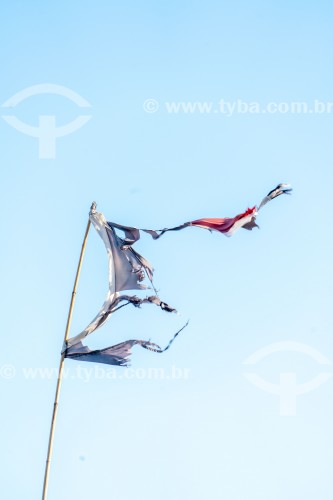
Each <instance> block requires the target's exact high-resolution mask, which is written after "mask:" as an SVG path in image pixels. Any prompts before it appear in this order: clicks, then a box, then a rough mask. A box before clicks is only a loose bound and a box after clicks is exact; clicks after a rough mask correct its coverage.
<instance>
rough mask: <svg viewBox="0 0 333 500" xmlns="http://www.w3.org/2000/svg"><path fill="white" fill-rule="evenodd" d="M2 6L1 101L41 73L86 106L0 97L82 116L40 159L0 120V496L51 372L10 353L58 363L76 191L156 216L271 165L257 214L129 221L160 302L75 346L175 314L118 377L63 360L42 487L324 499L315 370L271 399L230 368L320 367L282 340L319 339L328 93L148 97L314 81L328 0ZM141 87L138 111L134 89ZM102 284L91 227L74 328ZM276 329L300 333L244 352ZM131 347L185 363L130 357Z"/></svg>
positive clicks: (34, 490) (237, 184)
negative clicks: (171, 106) (233, 221)
mask: <svg viewBox="0 0 333 500" xmlns="http://www.w3.org/2000/svg"><path fill="white" fill-rule="evenodd" d="M1 14H2V28H1V34H0V41H1V43H0V47H1V61H2V74H1V76H2V77H1V83H2V84H1V97H0V102H1V103H4V102H5V101H7V100H8V99H9V98H10V97H12V96H13V95H15V94H16V93H17V92H19V91H22V90H24V89H27V88H30V87H32V86H35V85H41V84H54V85H61V86H63V87H66V88H67V89H71V90H72V91H74V92H76V93H77V94H78V95H80V96H81V97H82V98H84V99H85V100H86V101H88V102H89V103H90V105H91V107H90V108H78V107H77V105H76V104H75V103H73V102H72V101H70V100H68V99H66V98H65V97H63V96H59V95H51V94H44V95H36V96H32V97H29V98H27V99H26V100H24V101H22V102H21V103H20V104H19V105H17V106H16V107H14V108H6V109H5V108H1V115H2V116H3V115H13V116H16V117H17V118H18V119H20V120H21V121H23V122H26V123H28V124H30V125H33V126H35V127H37V125H38V120H39V118H38V117H39V116H45V115H52V116H55V120H56V124H57V125H59V126H61V125H64V124H66V123H68V122H71V121H72V120H74V119H75V118H76V117H77V116H78V115H82V114H89V115H91V119H90V120H89V122H88V123H87V124H86V125H84V126H83V127H82V128H80V129H79V130H77V131H76V132H73V133H72V134H70V135H67V136H65V137H61V138H59V139H58V140H57V142H56V156H55V158H54V159H45V158H44V159H43V158H40V157H39V154H38V140H37V139H36V138H33V137H30V136H28V135H25V134H23V133H20V132H19V131H17V130H16V129H15V128H13V127H11V126H9V124H8V123H6V121H5V120H4V119H1V120H0V135H1V153H0V154H1V165H2V182H1V188H0V189H1V200H2V208H3V219H2V238H3V244H2V250H3V251H2V259H1V276H2V289H3V295H2V305H3V308H2V310H3V314H2V325H3V327H2V349H1V354H0V374H1V378H0V385H1V394H2V412H1V414H0V425H1V428H2V431H3V435H2V438H1V443H2V446H1V453H0V467H1V470H2V471H3V480H2V487H1V490H2V493H1V496H2V498H4V499H6V500H14V499H15V500H16V499H17V498H24V499H25V500H33V499H35V498H39V497H40V496H41V490H42V482H43V473H44V464H45V458H46V447H47V439H48V432H49V425H50V418H51V411H52V404H53V398H54V390H55V384H56V377H55V375H53V376H50V377H47V376H45V373H44V376H41V375H40V373H39V372H37V375H36V376H35V377H32V376H30V377H29V376H28V375H27V373H28V372H27V370H29V369H32V370H36V369H37V370H38V369H43V368H50V369H52V368H54V370H56V368H57V366H58V362H59V353H60V350H61V346H62V339H63V332H64V328H65V323H66V317H67V311H68V306H69V300H70V294H71V290H72V286H73V280H74V276H75V270H76V265H77V260H78V256H79V251H80V246H81V243H82V238H83V234H84V230H85V226H86V222H87V216H88V211H89V207H90V204H91V202H92V201H93V200H96V202H97V203H98V209H99V210H100V211H102V212H104V213H105V215H106V217H107V218H108V219H109V220H113V221H115V222H118V223H120V224H122V223H123V224H130V225H135V226H138V227H152V228H159V227H164V226H172V225H177V224H180V223H182V222H184V221H187V220H191V219H196V218H199V217H223V216H233V215H235V214H236V213H239V212H241V211H243V210H244V209H246V208H247V207H248V206H253V205H254V204H255V203H259V202H260V200H261V198H262V197H263V196H264V195H265V194H266V193H267V192H268V191H269V190H270V189H272V188H273V187H275V186H276V184H278V183H279V182H290V183H291V184H292V185H293V188H294V192H293V196H292V197H281V198H279V199H277V200H275V201H274V202H272V203H271V204H269V205H268V206H267V207H265V208H264V209H263V210H262V212H261V213H260V217H258V223H259V225H260V230H257V231H252V232H247V231H239V232H238V233H237V234H236V235H235V236H234V237H233V238H231V239H227V238H225V237H224V236H223V235H219V234H210V233H209V232H208V231H203V230H200V229H196V228H193V229H188V230H184V231H182V232H180V233H170V234H168V235H166V236H164V237H163V238H161V239H160V240H158V241H152V240H151V239H150V238H149V237H148V236H147V237H142V239H141V240H140V241H139V242H138V244H137V250H138V251H139V252H140V253H142V254H143V255H144V256H145V257H147V258H148V259H149V260H150V261H151V262H152V263H153V264H154V267H155V284H156V285H157V287H158V289H159V290H160V295H161V297H162V298H163V299H164V300H166V301H167V302H168V303H170V304H172V305H174V306H176V307H177V309H178V310H179V311H180V312H181V316H180V317H174V316H166V315H164V314H162V313H160V312H159V311H155V310H154V309H150V308H146V309H144V308H143V309H142V310H129V309H128V308H127V309H123V310H122V311H121V312H119V313H118V315H116V316H115V317H114V318H112V319H111V320H110V322H109V323H108V324H107V325H106V326H105V327H104V328H103V329H101V330H100V331H98V332H96V334H95V335H92V337H91V338H90V339H89V345H90V346H91V347H105V346H109V345H112V344H113V343H117V342H119V341H121V340H125V339H128V338H132V337H136V336H139V337H140V338H144V339H148V338H152V340H154V341H157V342H159V343H161V344H165V343H167V341H168V340H169V337H170V336H171V335H172V334H173V332H175V331H176V330H177V329H178V328H179V327H180V326H181V325H182V324H183V323H184V322H185V321H186V320H187V319H188V318H189V319H190V324H189V326H188V328H187V329H186V330H185V331H184V332H182V334H181V336H179V338H178V339H177V342H175V343H174V345H173V347H172V349H170V350H169V351H168V352H166V353H165V354H164V355H157V354H156V355H154V354H153V353H150V352H146V351H143V350H141V349H139V348H137V349H136V350H135V351H134V353H133V356H132V368H133V370H134V372H133V373H134V375H135V376H134V378H131V379H127V378H125V377H124V376H123V372H122V370H121V369H120V368H119V369H117V370H116V371H115V372H113V376H114V377H117V378H113V379H112V378H111V377H109V378H108V377H107V373H108V372H106V371H102V372H98V371H90V372H89V373H90V375H89V376H90V380H89V381H87V380H85V379H84V377H79V376H78V375H77V374H78V372H77V365H78V364H76V363H74V362H71V361H70V360H67V361H66V369H67V370H68V375H67V378H66V379H65V380H64V383H63V387H62V392H61V399H60V407H59V414H58V422H57V428H56V435H55V445H54V454H53V460H52V468H51V477H50V487H49V500H57V499H59V498H62V499H63V500H72V499H74V498H80V499H81V500H85V499H90V498H92V497H94V498H117V499H118V500H132V499H135V500H139V499H143V498H144V499H145V500H152V499H155V498H159V500H170V499H171V498H172V499H174V500H178V499H181V500H184V499H191V500H201V499H202V498H216V499H222V498H223V499H225V498H226V499H228V500H244V499H247V500H252V499H253V500H266V499H267V498H270V499H271V500H282V499H283V500H285V499H289V498H290V499H295V498H302V499H303V500H310V499H311V500H312V499H313V498H314V497H316V498H320V499H321V500H326V499H327V500H328V499H330V493H329V492H330V490H331V488H332V480H331V469H332V461H333V456H332V450H331V448H330V447H329V446H328V443H329V442H330V441H331V439H332V430H331V421H332V410H333V408H332V404H331V401H330V396H331V393H332V383H333V382H332V380H328V381H327V382H326V383H324V384H322V385H321V386H320V387H318V388H317V389H316V390H313V391H311V392H308V393H306V394H304V395H300V396H297V398H296V411H295V412H294V413H295V414H294V415H292V416H291V415H289V416H282V415H281V414H280V413H281V412H280V406H279V404H280V403H279V401H280V400H279V396H278V395H274V394H268V393H267V392H265V391H263V390H260V389H259V388H257V387H255V386H254V385H252V384H250V383H249V381H248V380H247V379H246V378H245V376H244V373H245V372H249V371H252V372H255V373H257V374H258V375H259V376H261V378H263V379H265V380H267V381H269V382H271V383H273V384H276V385H277V384H279V383H280V382H281V380H280V376H281V375H280V374H285V373H289V374H290V373H291V374H296V377H297V383H298V384H304V383H307V382H309V381H311V380H313V379H314V378H315V377H316V376H317V375H318V374H320V373H324V372H325V373H330V370H331V368H330V366H329V365H327V366H326V365H325V366H324V365H320V364H318V359H317V361H316V359H313V357H309V356H307V355H305V354H304V352H302V348H301V346H302V345H306V346H309V347H310V348H311V349H312V350H314V351H313V352H317V351H318V352H319V353H321V354H322V355H323V356H325V358H326V359H327V361H328V362H331V361H332V360H333V348H332V342H331V332H332V327H331V325H332V313H331V309H332V308H331V302H332V300H331V299H332V280H331V276H332V259H331V256H332V242H333V239H332V231H331V220H330V215H329V214H330V210H331V185H332V180H333V179H332V177H333V176H332V160H333V158H332V156H333V155H332V153H333V149H332V140H331V131H332V119H333V118H332V116H331V113H299V114H294V113H256V114H253V113H252V114H251V113H241V112H239V113H234V114H233V115H232V116H230V117H227V116H225V115H224V114H223V113H220V112H214V111H213V112H211V113H200V112H198V111H196V112H193V113H185V112H179V113H168V111H167V107H166V103H170V102H178V103H179V102H185V103H187V102H192V103H193V102H211V103H213V108H214V110H218V103H219V101H220V100H221V99H224V100H226V101H228V102H237V100H240V101H242V102H247V103H249V102H257V103H259V104H260V106H262V107H264V106H265V105H266V104H267V103H269V102H275V103H281V102H283V103H291V102H300V101H302V102H306V103H308V105H309V107H311V106H312V105H313V102H314V101H315V100H316V99H317V100H319V101H321V102H324V103H325V102H332V101H333V96H332V83H333V82H332V80H333V73H332V68H331V63H330V61H331V46H332V37H333V35H332V30H331V24H332V6H331V3H330V2H327V1H319V2H317V3H316V4H314V3H312V2H299V1H295V2H293V3H292V5H290V3H289V2H285V1H284V2H279V3H276V2H263V1H262V2H260V1H252V2H245V1H237V2H234V3H227V2H218V1H213V0H212V1H210V0H209V1H208V2H205V3H203V2H197V1H192V2H189V1H183V2H181V3H179V2H175V1H171V2H168V3H165V4H162V3H158V2H152V1H146V2H134V1H127V2H124V3H119V2H118V3H116V2H106V1H105V0H104V1H102V0H97V1H95V2H91V1H82V2H78V1H72V2H64V1H63V0H59V1H58V2H41V1H38V0H36V1H35V2H30V4H29V3H27V2H23V1H18V0H14V1H12V2H10V3H9V2H8V3H4V4H3V5H2V7H1ZM150 99H154V100H155V101H156V102H158V105H159V108H158V110H157V111H156V112H153V113H149V112H147V111H145V109H144V103H145V102H146V101H147V100H150ZM155 101H154V102H155ZM106 288H107V263H106V257H105V251H104V248H103V245H102V243H101V241H100V239H99V238H98V236H97V235H96V234H95V233H94V232H93V231H91V233H90V235H89V240H88V245H87V251H86V256H85V261H84V265H83V270H82V278H81V281H80V284H79V290H78V297H77V302H76V307H75V312H74V318H73V324H72V334H73V335H74V334H76V333H78V332H79V331H80V329H83V328H84V327H85V326H86V324H87V323H88V322H89V321H90V320H91V319H92V317H93V316H94V315H95V314H96V312H97V310H98V309H99V307H100V305H101V304H102V302H103V299H104V295H105V293H106ZM280 342H295V343H297V345H298V346H299V347H298V349H299V351H298V352H286V351H283V352H273V353H272V354H270V355H269V356H267V357H266V358H265V359H262V360H261V361H258V363H257V365H256V366H255V367H254V366H252V367H250V368H249V366H248V365H246V366H245V365H244V364H243V363H244V361H245V360H246V359H247V358H248V357H249V356H250V355H251V354H253V353H255V352H256V351H258V350H259V349H262V348H264V347H265V346H269V345H273V346H275V345H276V344H278V343H280ZM315 357H316V356H315ZM78 366H82V368H84V369H86V370H87V369H90V370H95V367H96V366H97V367H98V365H94V364H91V365H89V364H88V363H86V364H84V363H82V364H81V365H78ZM99 366H100V367H101V366H102V365H99ZM8 367H9V368H8ZM152 367H155V368H160V369H163V370H164V373H167V374H170V373H171V371H170V370H172V369H173V368H172V367H177V368H179V369H181V370H184V369H187V370H188V374H189V375H188V377H183V378H181V379H179V380H173V379H170V378H169V379H165V378H164V379H162V378H158V379H156V380H152V379H149V378H148V377H147V376H145V377H143V378H142V377H141V375H142V373H144V374H147V371H146V372H145V371H142V369H143V370H147V369H148V368H152ZM138 369H139V371H135V370H138ZM140 370H141V371H140ZM35 373H36V372H35ZM85 373H86V374H87V373H88V372H85ZM115 373H116V375H115ZM182 373H184V372H182ZM51 375H52V374H51ZM86 376H87V377H88V375H86ZM120 377H122V378H120ZM18 478H19V480H18Z"/></svg>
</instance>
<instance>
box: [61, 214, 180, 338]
mask: <svg viewBox="0 0 333 500" xmlns="http://www.w3.org/2000/svg"><path fill="white" fill-rule="evenodd" d="M90 221H91V223H92V224H93V226H94V227H95V229H96V231H97V233H98V234H99V235H100V237H101V238H102V240H103V242H104V245H105V248H106V251H107V256H108V264H109V289H108V293H107V296H106V299H105V301H104V304H103V306H102V307H101V309H100V310H99V312H98V313H97V315H96V316H95V318H94V319H93V320H92V321H91V322H90V323H89V325H88V326H87V327H86V328H85V329H84V330H83V331H82V332H80V333H79V334H78V335H76V336H75V337H72V338H70V339H68V341H67V346H74V345H75V344H77V343H78V342H79V341H81V340H83V339H84V338H85V337H86V336H87V335H90V334H91V333H93V332H94V331H95V330H96V329H97V328H100V327H101V326H103V325H104V324H105V323H106V321H107V320H108V319H109V318H110V316H111V315H112V314H113V313H114V312H116V311H118V310H119V309H121V308H122V307H124V306H126V305H128V304H132V305H134V306H135V307H140V306H141V305H142V304H147V303H150V304H155V305H157V306H159V307H160V308H161V309H162V310H163V311H166V312H177V311H176V309H175V308H174V307H171V306H169V305H168V304H167V303H166V302H164V301H162V300H161V299H160V298H159V297H158V296H157V292H156V289H155V287H154V284H153V273H154V269H153V266H152V265H151V264H150V262H148V260H147V259H145V258H144V257H143V256H142V255H140V254H139V253H138V252H136V250H134V248H133V247H132V245H133V244H134V243H135V242H136V241H138V239H139V238H140V230H139V229H136V228H135V227H129V226H122V225H120V224H115V223H114V222H107V221H106V219H105V217H104V215H103V214H101V213H99V212H96V210H95V209H92V210H91V212H90ZM116 229H117V230H120V231H122V232H123V233H124V237H123V238H121V237H120V236H118V234H117V233H116ZM147 280H148V282H149V283H150V285H151V287H152V288H153V290H154V292H155V295H152V296H148V297H145V298H139V297H137V296H136V295H129V294H121V292H124V291H127V290H130V291H132V290H133V291H134V290H145V289H147V288H148V284H146V283H145V281H147ZM64 348H66V346H64Z"/></svg>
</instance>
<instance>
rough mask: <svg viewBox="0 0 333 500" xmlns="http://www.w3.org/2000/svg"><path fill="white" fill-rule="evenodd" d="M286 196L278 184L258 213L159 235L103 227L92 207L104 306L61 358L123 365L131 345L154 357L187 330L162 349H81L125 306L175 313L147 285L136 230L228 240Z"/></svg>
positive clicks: (149, 272) (148, 272) (149, 270)
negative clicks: (102, 264) (102, 255)
mask: <svg viewBox="0 0 333 500" xmlns="http://www.w3.org/2000/svg"><path fill="white" fill-rule="evenodd" d="M291 191H292V189H291V187H290V186H289V184H279V185H278V186H277V187H276V188H274V189H273V190H271V191H270V192H269V193H268V194H267V195H266V196H265V197H264V198H263V200H262V201H261V203H260V204H259V208H257V206H254V207H252V208H248V209H247V210H245V211H244V212H242V213H240V214H238V215H236V216H235V217H224V218H203V219H196V220H193V221H190V222H186V223H184V224H182V225H180V226H176V227H172V228H165V229H160V230H153V229H138V228H136V227H131V226H123V225H120V224H116V223H114V222H108V221H107V220H106V219H105V217H104V215H103V214H101V213H99V212H97V211H96V206H92V208H91V211H90V214H89V217H90V222H91V223H92V224H93V226H94V227H95V229H96V231H97V233H98V234H99V235H100V237H101V238H102V240H103V242H104V245H105V248H106V251H107V256H108V272H109V288H108V293H107V296H106V299H105V301H104V304H103V306H102V307H101V309H100V311H99V312H98V314H97V315H96V317H95V318H94V319H93V320H92V321H91V323H89V325H88V326H87V327H86V328H85V329H84V330H83V331H82V332H81V333H79V334H78V335H76V336H75V337H72V338H69V339H67V341H66V342H65V344H64V349H63V352H64V355H65V357H67V358H71V359H75V360H81V361H94V362H97V363H107V364H114V365H119V366H127V365H128V362H129V355H130V353H131V349H132V347H133V346H134V345H140V346H141V347H143V348H145V349H149V350H151V351H154V352H164V351H165V350H167V349H168V348H169V347H170V345H171V344H172V342H173V340H174V339H175V337H176V336H177V335H178V334H179V333H180V332H181V331H182V330H183V328H185V326H187V324H186V325H185V326H184V327H183V328H181V329H180V330H179V331H178V332H177V333H176V334H175V335H174V337H173V338H172V339H171V340H170V342H169V344H168V345H167V347H166V348H165V349H162V348H161V347H159V346H158V345H156V344H154V343H152V342H150V341H146V340H127V341H126V342H122V343H120V344H117V345H114V346H111V347H107V348H105V349H99V350H94V351H92V350H90V349H89V348H88V347H87V346H84V345H83V344H82V340H83V339H84V338H85V337H87V336H88V335H90V334H91V333H93V332H94V331H95V330H96V329H97V328H100V327H101V326H103V325H104V324H105V323H106V321H107V320H108V319H109V318H110V316H111V315H112V314H113V313H115V312H116V311H118V310H119V309H120V308H122V307H124V306H126V305H128V304H132V305H133V306H135V307H140V306H141V305H143V304H155V305H157V306H158V307H160V308H161V309H162V310H163V311H166V312H170V313H173V312H177V311H176V309H175V308H174V307H172V306H170V305H168V304H167V303H166V302H164V301H162V300H161V299H160V297H159V296H158V294H157V292H156V289H155V286H154V283H153V274H154V269H153V267H152V265H151V264H150V262H148V260H147V259H145V258H144V257H143V256H142V255H140V254H139V253H138V252H137V251H136V250H134V248H133V245H134V244H135V243H136V242H137V241H138V240H139V239H140V231H143V232H145V233H148V234H150V235H151V236H152V238H153V239H155V240H156V239H158V238H160V237H161V236H162V235H163V234H164V233H166V232H167V231H179V230H182V229H184V228H186V227H191V226H194V227H199V228H203V229H208V230H210V231H218V232H220V233H222V234H225V235H226V236H232V235H233V234H234V233H235V232H236V231H238V229H240V228H244V229H247V230H252V229H253V228H254V227H258V225H257V223H256V218H257V215H258V212H259V210H260V209H261V208H262V207H263V206H264V205H266V203H268V202H269V201H271V200H273V199H274V198H277V197H278V196H280V195H282V194H290V193H291ZM116 230H118V231H120V232H122V237H120V236H118V234H117V232H116ZM147 283H148V284H150V287H149V286H148V284H147ZM147 288H152V289H153V290H154V292H155V294H154V295H149V296H147V297H145V298H139V297H137V296H136V295H132V294H125V293H123V292H125V291H134V290H146V289H147Z"/></svg>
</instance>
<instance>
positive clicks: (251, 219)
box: [132, 184, 292, 240]
mask: <svg viewBox="0 0 333 500" xmlns="http://www.w3.org/2000/svg"><path fill="white" fill-rule="evenodd" d="M291 191H292V189H291V188H290V186H289V184H278V186H276V188H274V189H272V191H270V192H269V193H268V194H267V196H265V197H264V198H263V200H262V201H261V203H260V205H259V208H258V209H257V207H256V206H254V207H252V208H248V209H247V210H246V211H245V212H243V213H241V214H238V215H236V216H235V217H225V218H209V219H206V218H205V219H197V220H193V221H190V222H185V223H184V224H181V225H180V226H176V227H171V228H165V229H158V230H152V229H142V231H144V232H145V233H148V234H150V235H151V236H152V238H153V239H154V240H157V239H158V238H160V237H161V236H162V235H163V234H164V233H166V232H167V231H179V230H181V229H184V228H185V227H190V226H196V227H201V228H203V229H209V230H210V231H218V232H220V233H223V234H225V235H226V236H232V235H233V234H234V233H235V232H236V231H238V229H240V228H243V229H247V230H249V231H251V230H252V229H253V228H254V227H259V226H258V225H257V224H256V217H257V215H258V211H259V210H260V209H261V208H262V207H263V206H264V205H266V203H268V202H269V201H271V200H273V199H274V198H277V197H278V196H280V195H281V194H290V193H291ZM132 229H133V228H132Z"/></svg>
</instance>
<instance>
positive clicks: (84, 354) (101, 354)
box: [65, 322, 188, 366]
mask: <svg viewBox="0 0 333 500" xmlns="http://www.w3.org/2000/svg"><path fill="white" fill-rule="evenodd" d="M187 325H188V322H187V323H186V325H184V326H183V327H182V328H181V329H180V330H178V332H176V333H175V335H174V336H173V338H172V339H171V340H170V341H169V343H168V345H167V346H166V347H165V348H164V349H162V348H161V347H160V346H159V345H157V344H154V343H153V342H150V341H149V340H127V341H126V342H121V343H120V344H116V345H114V346H111V347H106V348H105V349H96V350H93V351H92V350H91V349H89V347H87V346H84V345H83V344H82V342H78V343H77V344H75V345H73V346H70V347H68V348H67V349H66V351H65V358H69V359H73V360H76V361H90V362H93V363H104V364H107V365H117V366H129V363H130V359H129V357H130V356H131V354H132V347H133V346H134V345H140V346H141V347H143V348H144V349H148V350H149V351H152V352H157V353H162V352H165V351H167V350H168V349H169V347H170V346H171V344H172V342H173V341H174V340H175V338H176V337H177V336H178V335H179V333H180V332H181V331H182V330H184V328H186V326H187Z"/></svg>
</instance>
